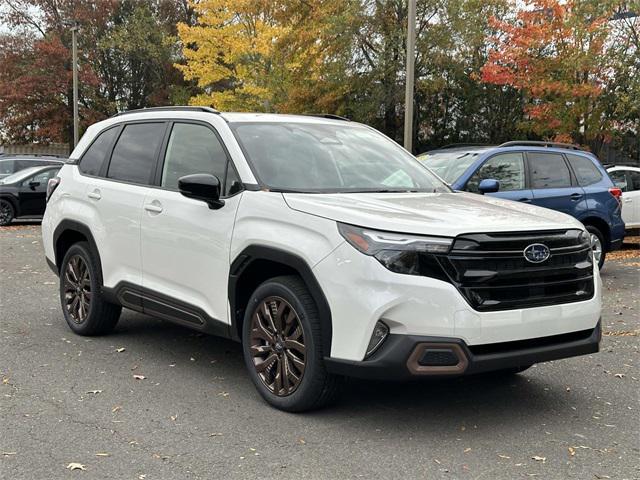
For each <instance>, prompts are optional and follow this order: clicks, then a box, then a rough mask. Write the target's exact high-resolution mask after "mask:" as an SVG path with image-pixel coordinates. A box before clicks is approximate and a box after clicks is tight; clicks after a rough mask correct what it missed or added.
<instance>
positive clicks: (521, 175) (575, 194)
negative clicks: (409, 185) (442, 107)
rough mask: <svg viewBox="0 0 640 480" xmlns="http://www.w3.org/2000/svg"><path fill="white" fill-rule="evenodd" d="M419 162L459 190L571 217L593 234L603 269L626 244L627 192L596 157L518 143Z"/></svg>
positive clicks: (569, 148) (454, 148) (433, 154)
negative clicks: (623, 206)
mask: <svg viewBox="0 0 640 480" xmlns="http://www.w3.org/2000/svg"><path fill="white" fill-rule="evenodd" d="M418 159H419V160H420V161H422V162H423V163H424V165H426V166H427V167H429V168H430V169H431V170H432V171H434V172H435V173H437V174H438V175H439V176H440V177H441V178H442V179H444V180H445V181H446V182H448V183H449V184H450V185H451V186H452V187H453V188H454V189H455V190H464V191H467V192H474V193H481V194H488V195H492V196H495V197H500V198H505V199H508V200H515V201H518V202H524V203H531V204H533V205H538V206H541V207H547V208H551V209H553V210H558V211H560V212H564V213H567V214H569V215H572V216H574V217H575V218H577V219H578V220H580V221H581V222H582V223H583V224H584V225H585V226H586V228H587V230H588V231H589V232H590V233H591V238H592V244H593V250H594V252H593V253H594V257H595V259H596V260H597V261H598V265H599V266H600V267H602V264H603V263H604V259H605V256H606V253H607V252H610V251H612V250H616V249H618V248H620V245H621V244H622V240H623V238H624V222H623V221H622V217H621V206H620V198H621V195H622V191H621V190H620V189H619V188H617V187H615V186H614V184H613V182H612V181H611V179H610V178H609V175H608V174H607V172H606V170H605V169H604V168H603V167H602V165H601V164H600V162H599V161H598V159H597V158H596V157H595V156H594V155H593V154H591V153H589V152H585V151H583V150H580V149H579V148H577V147H575V146H574V145H568V144H562V143H548V142H532V141H521V142H519V141H516V142H507V143H503V144H502V145H498V146H486V145H469V144H464V145H460V144H457V145H451V146H448V147H444V148H441V149H439V150H432V151H430V152H426V153H423V154H421V155H418Z"/></svg>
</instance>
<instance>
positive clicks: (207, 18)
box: [178, 0, 351, 112]
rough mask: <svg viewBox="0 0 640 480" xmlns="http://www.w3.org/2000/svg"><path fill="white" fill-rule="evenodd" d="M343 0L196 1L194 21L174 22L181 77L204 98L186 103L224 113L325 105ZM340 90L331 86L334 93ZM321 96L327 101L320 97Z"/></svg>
mask: <svg viewBox="0 0 640 480" xmlns="http://www.w3.org/2000/svg"><path fill="white" fill-rule="evenodd" d="M350 5H351V3H350V2H349V1H348V0H347V1H345V0H330V1H326V2H297V1H292V0H277V1H271V0H260V1H255V0H236V1H233V2H232V1H229V0H203V1H199V2H194V3H193V7H194V8H195V10H196V12H197V14H198V23H197V25H194V26H189V25H184V24H180V25H178V33H179V35H180V39H181V41H182V44H183V45H184V49H183V54H184V56H185V58H186V64H185V65H178V68H179V69H180V70H181V71H182V72H183V73H184V75H185V78H187V79H189V80H196V81H197V83H198V86H199V87H200V88H201V89H202V90H203V93H202V94H200V95H198V96H196V97H195V98H193V99H192V103H196V104H207V105H209V104H211V105H214V106H216V107H217V108H220V109H223V110H252V111H274V110H277V111H285V112H286V111H295V110H299V109H300V107H302V106H305V105H306V106H310V105H313V104H314V103H316V101H317V102H318V103H320V104H322V103H323V101H324V102H325V103H327V102H328V103H331V97H332V96H335V95H336V93H337V92H335V91H333V90H331V89H327V88H324V93H323V94H321V93H320V91H319V90H318V88H319V89H320V90H323V87H324V86H325V85H326V84H325V83H324V82H323V81H324V80H327V79H328V75H330V73H329V72H330V70H331V68H332V65H334V64H335V62H337V61H339V59H340V58H341V57H340V54H341V53H344V51H343V50H341V48H343V46H344V45H345V41H344V40H343V39H342V38H341V37H342V36H343V35H344V34H345V30H344V28H340V26H342V27H344V25H346V19H347V17H348V13H347V12H348V11H349V6H350ZM339 88H340V87H338V89H339ZM323 95H327V96H328V97H330V98H325V99H324V100H323V99H322V97H323Z"/></svg>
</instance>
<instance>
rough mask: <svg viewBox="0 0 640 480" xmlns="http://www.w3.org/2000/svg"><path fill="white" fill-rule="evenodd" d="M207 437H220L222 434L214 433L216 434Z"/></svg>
mask: <svg viewBox="0 0 640 480" xmlns="http://www.w3.org/2000/svg"><path fill="white" fill-rule="evenodd" d="M209 436H210V437H221V436H222V434H221V433H220V432H216V433H210V434H209Z"/></svg>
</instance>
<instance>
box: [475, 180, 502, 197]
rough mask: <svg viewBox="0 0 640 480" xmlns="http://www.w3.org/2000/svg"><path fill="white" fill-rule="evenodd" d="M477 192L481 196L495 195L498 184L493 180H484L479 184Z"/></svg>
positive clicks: (498, 187)
mask: <svg viewBox="0 0 640 480" xmlns="http://www.w3.org/2000/svg"><path fill="white" fill-rule="evenodd" d="M478 190H480V193H481V194H483V195H484V194H485V193H495V192H497V191H498V190H500V182H499V181H498V180H494V179H493V178H485V179H484V180H482V181H481V182H480V185H478Z"/></svg>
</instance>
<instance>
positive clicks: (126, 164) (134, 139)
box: [107, 123, 165, 185]
mask: <svg viewBox="0 0 640 480" xmlns="http://www.w3.org/2000/svg"><path fill="white" fill-rule="evenodd" d="M164 129H165V124H164V123H132V124H130V125H126V126H125V127H124V129H123V130H122V133H121V134H120V138H118V141H117V143H116V146H115V147H114V149H113V154H112V155H111V162H110V163H109V170H108V172H107V177H108V178H112V179H114V180H122V181H124V182H131V183H139V184H143V185H149V184H151V183H152V177H153V174H154V173H155V166H156V155H157V152H158V148H159V147H160V144H161V143H162V137H163V136H164Z"/></svg>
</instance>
